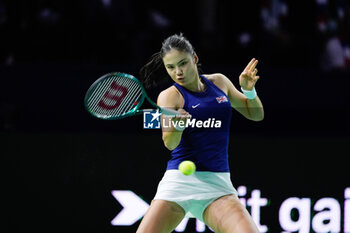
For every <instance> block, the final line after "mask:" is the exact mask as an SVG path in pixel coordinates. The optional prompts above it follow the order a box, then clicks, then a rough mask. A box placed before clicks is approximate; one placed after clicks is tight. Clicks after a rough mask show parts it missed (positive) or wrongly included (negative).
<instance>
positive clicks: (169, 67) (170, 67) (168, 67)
mask: <svg viewBox="0 0 350 233" xmlns="http://www.w3.org/2000/svg"><path fill="white" fill-rule="evenodd" d="M166 68H167V69H169V70H170V69H173V68H174V66H172V65H169V66H166Z"/></svg>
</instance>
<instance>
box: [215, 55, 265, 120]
mask: <svg viewBox="0 0 350 233" xmlns="http://www.w3.org/2000/svg"><path fill="white" fill-rule="evenodd" d="M257 63H258V61H257V60H255V59H252V60H251V61H250V62H249V64H248V65H247V67H246V68H245V69H244V70H243V72H242V73H241V75H240V76H239V84H240V85H241V87H242V88H243V89H244V90H248V91H249V90H252V89H253V88H254V86H255V84H256V82H257V80H258V79H259V76H257V75H256V74H257V71H258V70H257V69H256V68H255V67H256V65H257ZM215 76H216V77H215V83H216V84H217V85H218V86H221V89H223V90H224V91H225V92H226V93H227V96H228V97H229V99H230V102H231V106H232V107H233V108H234V109H236V110H237V111H238V112H240V113H241V114H242V115H243V116H244V117H246V118H247V119H249V120H253V121H261V120H263V119H264V108H263V105H262V102H261V100H260V98H259V97H258V96H256V97H255V98H254V99H248V98H247V97H246V96H245V95H244V94H243V93H242V92H241V91H239V90H237V88H236V87H235V86H234V85H233V83H232V82H231V80H230V79H228V78H227V77H226V76H225V75H223V74H215Z"/></svg>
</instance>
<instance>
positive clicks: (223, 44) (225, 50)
mask: <svg viewBox="0 0 350 233" xmlns="http://www.w3.org/2000/svg"><path fill="white" fill-rule="evenodd" d="M179 32H183V33H184V35H185V36H186V37H187V38H188V39H190V41H191V42H192V43H193V45H194V47H195V50H196V51H197V54H198V55H199V57H200V59H202V61H205V62H204V63H210V64H216V63H220V64H236V65H242V64H246V62H247V61H248V60H249V59H250V58H251V57H257V58H258V59H260V60H262V61H263V63H264V65H265V66H269V67H312V68H320V69H322V70H333V69H337V70H343V69H349V67H350V1H349V0H308V1H292V0H253V1H239V2H237V1H234V2H232V1H228V0H192V1H190V0H178V1H175V2H174V1H162V2H158V1H136V0H31V1H29V0H0V35H1V36H0V63H1V64H5V65H14V64H16V63H37V62H44V63H46V62H49V63H50V62H52V63H82V64H86V63H87V64H91V63H93V64H115V63H118V64H134V65H141V64H143V63H144V62H145V60H146V59H147V58H148V57H150V56H151V55H152V54H153V53H154V52H157V51H158V50H159V49H160V46H161V41H162V40H163V39H164V38H166V37H167V36H169V35H171V34H174V33H179Z"/></svg>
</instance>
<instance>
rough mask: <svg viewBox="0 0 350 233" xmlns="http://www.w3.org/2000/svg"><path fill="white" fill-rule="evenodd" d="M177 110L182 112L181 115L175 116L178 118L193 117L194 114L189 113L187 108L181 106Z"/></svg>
mask: <svg viewBox="0 0 350 233" xmlns="http://www.w3.org/2000/svg"><path fill="white" fill-rule="evenodd" d="M177 111H178V112H179V113H180V115H177V116H176V117H175V118H176V119H179V120H184V119H191V117H192V115H191V114H189V113H188V112H187V111H186V110H185V109H183V108H179V109H178V110H177Z"/></svg>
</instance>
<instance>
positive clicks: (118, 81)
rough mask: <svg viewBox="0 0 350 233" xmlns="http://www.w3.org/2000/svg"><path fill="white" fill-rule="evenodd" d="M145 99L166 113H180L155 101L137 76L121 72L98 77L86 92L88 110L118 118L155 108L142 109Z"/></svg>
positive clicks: (85, 101)
mask: <svg viewBox="0 0 350 233" xmlns="http://www.w3.org/2000/svg"><path fill="white" fill-rule="evenodd" d="M145 99H147V100H148V102H150V103H151V104H152V105H153V106H154V107H155V108H156V109H159V110H160V112H161V113H164V114H165V115H169V116H177V115H180V113H179V112H178V111H175V110H173V109H168V108H162V107H160V106H158V105H157V104H156V103H154V102H153V101H152V100H151V99H150V98H149V97H148V95H147V93H146V91H145V89H144V87H143V86H142V84H141V82H140V81H139V80H138V79H137V78H135V77H134V76H132V75H130V74H126V73H119V72H115V73H109V74H105V75H103V76H102V77H101V78H99V79H97V80H96V81H95V82H94V83H93V84H92V85H91V86H90V88H89V89H88V91H87V92H86V95H85V99H84V103H85V108H86V110H87V111H88V112H89V113H91V114H92V115H93V116H94V117H97V118H100V119H105V120H118V119H122V118H125V117H129V116H134V115H138V114H142V113H143V112H144V111H150V110H153V109H140V107H141V105H142V104H143V101H144V100H145Z"/></svg>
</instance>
